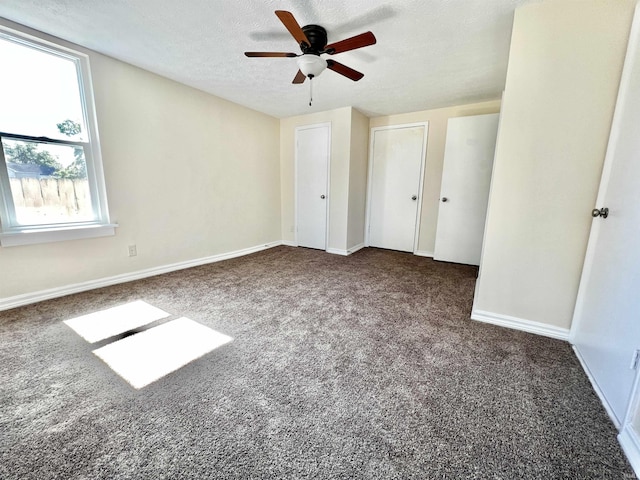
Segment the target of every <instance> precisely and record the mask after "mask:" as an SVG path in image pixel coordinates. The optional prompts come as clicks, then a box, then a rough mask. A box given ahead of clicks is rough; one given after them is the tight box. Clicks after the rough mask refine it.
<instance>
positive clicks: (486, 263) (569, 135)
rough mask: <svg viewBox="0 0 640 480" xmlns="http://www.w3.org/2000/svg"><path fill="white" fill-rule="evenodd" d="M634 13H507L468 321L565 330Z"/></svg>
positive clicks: (574, 4) (547, 8)
mask: <svg viewBox="0 0 640 480" xmlns="http://www.w3.org/2000/svg"><path fill="white" fill-rule="evenodd" d="M634 5H635V1H634V0H617V1H615V2H610V1H605V0H588V1H584V0H583V1H576V0H569V1H563V2H558V1H544V2H542V3H532V4H529V5H526V6H524V7H522V8H520V9H518V10H517V11H516V14H515V21H514V26H513V35H512V42H511V51H510V57H509V68H508V73H507V81H506V89H505V94H504V97H503V106H502V117H501V127H500V133H499V136H498V144H497V146H496V158H495V165H494V173H493V182H492V190H491V195H490V199H489V212H488V215H487V224H486V231H485V243H484V253H483V258H482V263H481V266H480V277H479V280H478V287H477V294H476V298H475V304H474V314H477V313H478V312H486V313H488V314H489V315H491V316H494V317H500V316H503V317H505V316H506V317H510V318H513V319H519V320H524V321H528V322H538V323H541V324H545V325H549V326H551V327H554V328H559V329H567V328H568V327H569V326H570V323H571V318H572V312H573V308H574V304H575V299H576V294H577V289H578V283H579V280H580V273H581V269H582V263H583V259H584V255H585V250H586V245H587V239H588V235H589V228H590V225H591V216H590V212H591V209H592V208H593V207H594V202H595V199H596V194H597V189H598V183H599V180H600V174H601V170H602V163H603V159H604V154H605V149H606V145H607V140H608V136H609V130H610V126H611V119H612V115H613V109H614V105H615V100H616V96H617V92H618V84H619V81H620V75H621V70H622V65H623V60H624V54H625V51H626V44H627V39H628V35H629V29H630V25H631V20H632V16H633V7H634Z"/></svg>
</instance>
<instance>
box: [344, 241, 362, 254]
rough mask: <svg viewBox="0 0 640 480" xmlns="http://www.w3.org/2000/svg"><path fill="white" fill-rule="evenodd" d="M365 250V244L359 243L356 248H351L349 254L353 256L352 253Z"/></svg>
mask: <svg viewBox="0 0 640 480" xmlns="http://www.w3.org/2000/svg"><path fill="white" fill-rule="evenodd" d="M363 248H364V243H359V244H358V245H356V246H355V247H351V248H350V249H348V250H347V252H349V255H351V254H352V253H356V252H357V251H358V250H362V249H363Z"/></svg>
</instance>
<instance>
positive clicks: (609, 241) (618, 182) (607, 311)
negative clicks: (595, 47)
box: [571, 13, 640, 424]
mask: <svg viewBox="0 0 640 480" xmlns="http://www.w3.org/2000/svg"><path fill="white" fill-rule="evenodd" d="M639 27H640V25H639V24H638V13H636V18H635V19H634V26H633V29H632V33H631V39H630V43H629V49H628V51H627V58H626V61H625V66H624V70H623V74H622V82H621V86H620V93H619V97H618V102H617V104H616V110H615V114H614V119H613V125H612V128H611V137H610V139H609V145H608V148H607V155H606V158H605V165H604V169H603V175H602V181H601V184H600V191H599V193H598V203H597V205H596V207H597V208H598V209H600V208H608V209H609V213H608V216H607V218H603V217H602V216H598V217H596V218H594V219H593V223H592V227H591V235H590V237H589V247H588V250H587V256H586V258H585V265H584V268H583V274H582V279H581V282H580V289H579V293H578V299H577V302H576V309H575V313H574V318H573V328H572V332H571V342H572V343H573V344H574V345H575V348H576V350H577V352H578V354H579V355H580V356H581V357H582V359H583V361H584V363H585V365H586V367H587V369H588V370H589V372H590V373H591V375H592V377H593V379H594V381H595V383H596V384H597V386H598V388H599V389H600V391H601V393H602V394H603V396H604V398H605V400H606V402H605V403H606V404H608V405H607V406H608V409H609V410H610V412H611V413H612V414H613V416H614V417H615V420H616V421H617V422H618V424H621V423H622V421H623V420H624V416H625V413H626V410H627V406H628V404H629V401H630V395H631V391H632V388H633V383H634V379H635V376H636V375H635V374H636V372H635V371H634V370H632V369H631V368H630V365H631V361H632V357H633V355H634V352H635V350H636V349H638V348H640V327H639V325H640V244H639V240H640V188H638V179H640V157H639V155H638V152H640V135H638V125H640V52H639V48H638V46H639V43H640V31H639ZM585 214H587V215H588V212H585Z"/></svg>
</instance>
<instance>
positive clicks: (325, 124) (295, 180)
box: [293, 122, 331, 252]
mask: <svg viewBox="0 0 640 480" xmlns="http://www.w3.org/2000/svg"><path fill="white" fill-rule="evenodd" d="M322 127H327V128H328V129H329V135H327V186H326V192H327V193H325V195H326V197H327V198H326V200H327V201H326V206H325V209H326V215H325V217H326V225H325V232H326V233H325V239H324V250H325V252H326V251H327V248H329V212H330V209H329V202H330V201H331V195H330V194H329V193H330V188H331V122H323V123H314V124H310V125H300V126H298V127H296V128H295V134H294V143H293V149H294V152H293V157H294V161H293V225H294V242H295V246H296V247H298V246H299V244H298V132H300V131H302V130H311V129H313V128H322Z"/></svg>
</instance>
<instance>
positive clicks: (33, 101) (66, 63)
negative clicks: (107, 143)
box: [0, 36, 87, 141]
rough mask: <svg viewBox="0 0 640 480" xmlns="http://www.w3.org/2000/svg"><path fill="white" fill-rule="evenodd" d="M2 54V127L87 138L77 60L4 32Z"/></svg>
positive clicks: (1, 129)
mask: <svg viewBox="0 0 640 480" xmlns="http://www.w3.org/2000/svg"><path fill="white" fill-rule="evenodd" d="M0 59H2V69H1V71H0V105H2V108H0V132H8V133H15V134H21V135H28V136H32V137H48V138H55V139H61V140H79V141H87V136H86V132H87V128H86V125H85V122H84V115H83V109H82V103H81V97H80V87H79V84H78V73H77V65H76V62H75V61H73V60H71V59H68V58H66V57H62V56H60V55H55V54H53V53H48V52H45V51H42V50H36V49H35V48H31V47H28V46H26V45H23V44H20V43H16V42H13V41H9V40H7V39H5V38H3V37H2V36H0ZM59 125H60V126H59Z"/></svg>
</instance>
